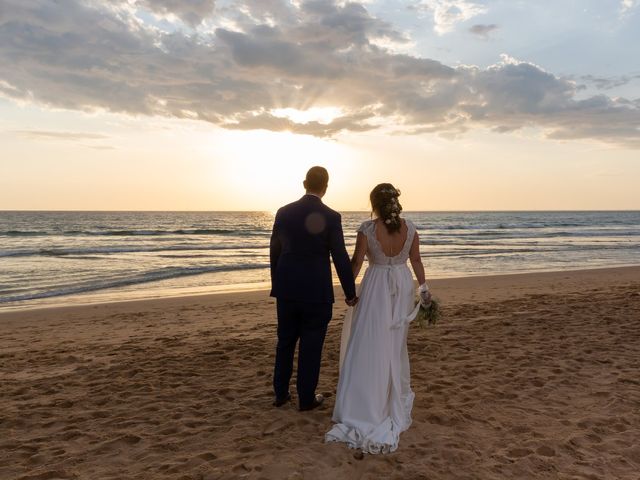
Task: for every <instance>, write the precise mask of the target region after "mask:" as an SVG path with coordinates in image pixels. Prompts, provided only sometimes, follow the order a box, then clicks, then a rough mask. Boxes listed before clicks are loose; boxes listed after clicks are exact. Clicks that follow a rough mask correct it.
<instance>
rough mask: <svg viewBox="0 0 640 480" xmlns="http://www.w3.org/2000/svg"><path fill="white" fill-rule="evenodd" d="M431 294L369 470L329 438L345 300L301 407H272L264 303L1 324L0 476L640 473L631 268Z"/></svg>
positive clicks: (639, 305) (137, 305)
mask: <svg viewBox="0 0 640 480" xmlns="http://www.w3.org/2000/svg"><path fill="white" fill-rule="evenodd" d="M430 284H431V288H432V291H433V292H434V294H435V295H436V296H437V297H439V298H440V300H441V301H442V303H443V305H444V314H445V317H444V319H443V320H442V321H441V322H440V323H439V324H438V325H437V326H435V327H433V328H427V329H419V328H417V327H416V326H415V325H414V326H412V328H411V330H410V336H409V351H410V358H411V366H412V384H413V389H414V391H415V392H416V403H415V406H414V410H413V418H414V423H413V425H412V426H411V428H410V429H409V430H408V431H407V432H405V433H404V434H403V435H402V436H401V439H400V447H399V449H398V451H397V452H395V453H393V454H390V455H385V456H371V455H368V456H365V457H364V458H363V459H358V458H357V456H354V451H352V450H349V449H348V448H347V447H346V446H344V445H342V444H324V443H323V436H324V433H325V432H326V431H327V430H328V429H329V428H330V426H331V411H332V407H333V398H334V394H335V386H336V382H337V375H338V365H337V363H338V355H339V351H338V349H339V338H340V329H341V324H342V321H341V318H342V315H343V313H344V311H345V308H346V307H345V306H344V304H343V303H341V300H340V301H339V302H338V303H336V306H335V309H334V320H333V321H332V323H331V325H330V328H329V332H328V335H327V341H326V344H325V349H324V356H323V370H322V372H321V379H320V385H319V390H318V391H319V392H321V393H323V394H324V395H325V396H326V397H328V399H327V401H326V404H325V406H324V407H323V408H321V409H318V410H315V411H312V412H304V413H301V412H298V411H297V409H296V408H295V403H294V404H289V405H287V406H285V407H283V408H280V409H276V408H273V407H272V406H271V401H272V391H271V371H272V362H273V355H274V346H275V324H276V320H275V308H274V300H273V299H270V298H269V297H268V296H267V293H266V292H247V293H236V294H219V295H203V296H194V297H180V298H172V299H166V300H153V301H135V302H122V303H110V304H98V305H89V306H76V307H63V308H55V309H39V310H25V311H19V312H7V313H3V314H0V392H2V393H1V395H0V479H2V480H4V479H7V480H9V479H43V480H44V479H129V478H132V479H133V478H135V479H164V478H167V479H235V478H249V479H326V478H332V479H343V478H345V479H347V478H348V479H378V478H391V479H395V478H397V479H405V480H407V479H496V478H504V479H525V478H548V479H567V480H568V479H634V480H637V479H638V478H640V477H639V475H640V474H639V473H638V472H640V443H639V440H640V377H639V375H638V372H640V267H626V268H615V269H600V270H581V271H571V272H566V271H565V272H549V273H535V274H519V275H502V276H491V277H468V278H460V279H443V280H434V281H432V282H430ZM338 298H339V299H341V298H342V297H341V296H339V297H338ZM294 400H295V398H294Z"/></svg>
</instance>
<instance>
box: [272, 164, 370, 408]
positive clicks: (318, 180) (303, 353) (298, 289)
mask: <svg viewBox="0 0 640 480" xmlns="http://www.w3.org/2000/svg"><path fill="white" fill-rule="evenodd" d="M328 183H329V174H328V172H327V170H326V169H324V168H322V167H312V168H311V169H310V170H309V171H308V172H307V177H306V179H305V180H304V182H303V185H304V188H305V190H306V194H305V195H304V196H303V197H302V198H301V199H300V200H298V201H297V202H293V203H290V204H289V205H285V206H284V207H282V208H281V209H280V210H278V213H276V218H275V221H274V224H273V232H272V234H271V246H270V260H271V285H272V288H271V296H272V297H275V298H276V299H277V300H276V305H277V307H276V308H277V313H278V345H277V347H276V364H275V368H274V372H273V389H274V392H275V401H274V402H273V405H274V406H276V407H280V406H282V405H284V404H285V403H287V402H288V401H289V400H290V399H291V394H290V393H289V380H290V379H291V374H292V372H293V355H294V352H295V349H296V343H297V342H298V340H300V348H299V350H298V380H297V384H296V387H297V390H298V406H299V409H300V410H301V411H304V410H312V409H314V408H316V407H319V406H320V405H322V402H323V401H324V397H323V396H322V395H316V394H315V391H316V386H317V385H318V377H319V375H320V358H321V356H322V345H323V344H324V337H325V334H326V332H327V326H328V324H329V321H330V320H331V313H332V307H333V301H334V298H333V283H332V280H331V263H330V260H329V256H330V255H331V258H332V259H333V264H334V265H335V268H336V271H337V272H338V277H339V278H340V283H341V284H342V289H343V291H344V294H345V298H346V303H347V305H350V306H352V305H355V304H356V302H357V301H358V299H357V297H356V287H355V281H354V279H353V273H352V271H351V264H350V262H349V256H348V255H347V249H346V248H345V245H344V237H343V234H342V223H341V219H340V214H339V213H338V212H335V211H333V210H331V209H330V208H329V207H327V206H326V205H325V204H324V203H322V197H323V196H324V194H325V193H326V191H327V185H328Z"/></svg>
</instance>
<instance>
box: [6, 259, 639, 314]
mask: <svg viewBox="0 0 640 480" xmlns="http://www.w3.org/2000/svg"><path fill="white" fill-rule="evenodd" d="M628 268H640V264H634V263H630V264H620V265H614V266H607V267H583V268H578V267H570V268H568V269H566V270H557V269H544V268H542V269H539V270H526V271H521V272H505V273H489V274H486V273H477V274H466V275H454V276H435V277H432V278H431V280H428V283H429V284H431V283H434V282H436V283H438V282H441V281H451V280H461V279H465V278H484V277H500V276H518V275H537V274H547V273H552V274H553V273H571V272H582V271H590V270H610V269H628ZM363 271H364V270H363ZM205 275H206V274H205ZM339 285H340V284H339V282H338V281H337V280H336V279H335V278H334V288H337V287H339ZM269 289H270V283H269V282H255V283H238V284H231V285H212V286H207V287H200V288H195V287H193V288H188V289H187V291H186V292H180V290H179V288H178V287H176V288H170V287H166V288H165V289H164V290H162V289H158V290H154V289H149V292H148V293H142V294H140V295H139V296H136V297H134V298H126V295H127V294H130V292H127V294H122V295H117V294H116V295H115V296H113V297H111V296H110V295H109V293H108V289H107V290H96V291H89V292H84V293H80V294H74V295H55V296H51V297H45V298H39V299H35V300H27V301H26V302H33V303H27V304H19V303H20V301H18V302H6V303H0V316H2V315H3V314H7V313H11V312H23V311H31V310H41V309H53V308H68V307H87V306H92V305H102V304H117V303H128V302H151V301H160V300H168V299H177V298H183V297H201V296H209V295H235V294H239V293H249V292H263V291H268V290H269ZM339 294H340V292H339V289H338V290H336V295H339ZM85 297H88V298H87V299H86V300H85ZM101 297H106V298H101ZM119 297H123V298H119ZM51 300H53V302H51ZM56 300H59V301H56ZM16 303H17V304H16Z"/></svg>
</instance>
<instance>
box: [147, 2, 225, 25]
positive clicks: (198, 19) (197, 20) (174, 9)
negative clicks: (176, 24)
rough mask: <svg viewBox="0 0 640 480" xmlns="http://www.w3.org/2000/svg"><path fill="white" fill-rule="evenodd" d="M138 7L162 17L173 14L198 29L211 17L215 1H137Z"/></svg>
mask: <svg viewBox="0 0 640 480" xmlns="http://www.w3.org/2000/svg"><path fill="white" fill-rule="evenodd" d="M136 5H137V6H139V7H142V8H145V9H147V10H150V11H152V12H154V13H157V14H160V15H167V14H173V15H175V16H177V17H179V18H180V19H181V20H182V21H183V22H185V23H187V24H189V25H191V26H192V27H196V26H198V25H199V24H201V23H202V21H203V20H204V19H205V18H207V17H208V16H210V15H211V14H212V13H213V11H214V9H215V7H216V2H215V0H137V2H136Z"/></svg>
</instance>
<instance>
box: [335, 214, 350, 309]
mask: <svg viewBox="0 0 640 480" xmlns="http://www.w3.org/2000/svg"><path fill="white" fill-rule="evenodd" d="M329 249H330V251H331V258H332V259H333V264H334V265H335V267H336V272H338V278H339V279H340V285H342V290H343V291H344V296H345V297H346V299H347V300H353V299H354V298H356V282H355V280H354V278H353V271H352V270H351V261H350V260H349V254H348V253H347V247H345V245H344V234H343V233H342V220H341V217H340V215H338V218H337V222H336V225H334V226H333V228H331V230H330V231H329Z"/></svg>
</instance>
